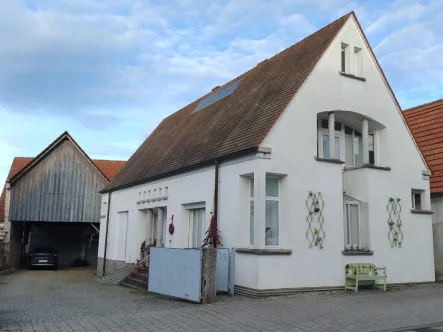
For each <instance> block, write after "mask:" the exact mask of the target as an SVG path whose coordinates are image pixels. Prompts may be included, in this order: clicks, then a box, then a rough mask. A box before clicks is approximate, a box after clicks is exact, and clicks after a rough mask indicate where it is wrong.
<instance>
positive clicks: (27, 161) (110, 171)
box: [0, 132, 125, 222]
mask: <svg viewBox="0 0 443 332" xmlns="http://www.w3.org/2000/svg"><path fill="white" fill-rule="evenodd" d="M67 135H69V133H67V132H65V133H63V134H62V135H61V136H59V137H58V138H57V140H56V141H54V142H57V141H58V140H59V139H60V138H62V137H65V136H66V137H67ZM69 137H70V138H71V139H72V137H71V136H70V135H69ZM74 142H75V141H74ZM75 144H76V145H77V143H75ZM52 145H53V143H52V144H50V145H49V147H51V146H52ZM49 147H48V148H49ZM48 148H46V149H45V150H43V152H42V153H40V154H39V156H38V157H15V158H14V159H13V161H12V164H11V168H10V170H9V173H8V177H7V178H6V180H7V181H11V180H12V179H15V178H17V177H18V176H19V175H20V174H21V173H22V172H24V171H25V169H27V168H28V167H31V166H32V165H33V164H34V162H36V161H37V159H38V158H41V157H42V154H43V153H47V152H49V149H48ZM82 152H83V150H82ZM83 153H84V152H83ZM88 158H89V157H88ZM91 161H92V163H93V164H94V165H95V167H97V169H98V170H99V171H100V172H101V173H102V174H103V176H104V177H105V178H106V179H107V180H108V181H111V180H112V179H113V178H114V177H115V175H116V174H117V173H118V172H119V171H120V169H121V168H122V167H123V165H124V164H125V161H122V160H102V159H91ZM5 198H6V197H5V188H3V191H2V193H1V195H0V222H3V221H4V216H5Z"/></svg>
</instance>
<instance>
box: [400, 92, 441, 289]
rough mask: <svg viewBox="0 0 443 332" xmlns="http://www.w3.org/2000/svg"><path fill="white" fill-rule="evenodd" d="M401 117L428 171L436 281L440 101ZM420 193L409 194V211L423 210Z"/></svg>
mask: <svg viewBox="0 0 443 332" xmlns="http://www.w3.org/2000/svg"><path fill="white" fill-rule="evenodd" d="M403 115H404V117H405V119H406V121H407V123H408V125H409V128H410V129H411V131H412V134H413V135H414V138H415V141H416V142H417V144H418V146H419V148H420V150H421V152H422V154H423V156H424V157H425V159H426V161H427V163H428V165H429V167H430V169H431V172H432V176H431V210H432V212H433V216H432V226H433V231H434V260H435V262H434V263H435V272H436V278H437V279H438V280H442V279H443V131H442V126H443V99H440V100H436V101H433V102H431V103H428V104H424V105H420V106H416V107H413V108H410V109H407V110H405V111H404V112H403ZM422 195H423V192H422V191H421V190H420V189H419V188H415V189H412V191H411V204H410V206H409V208H411V209H416V210H423V213H428V212H429V211H426V210H428V209H429V206H426V205H425V206H424V205H423V204H422Z"/></svg>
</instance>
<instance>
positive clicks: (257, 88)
mask: <svg viewBox="0 0 443 332" xmlns="http://www.w3.org/2000/svg"><path fill="white" fill-rule="evenodd" d="M331 136H334V140H329V137H331ZM216 161H217V162H219V165H220V168H219V199H218V204H219V209H218V227H219V230H220V233H221V236H222V243H223V246H224V247H233V248H236V257H235V262H236V263H235V285H236V292H249V293H251V292H255V293H256V294H266V292H267V291H268V290H272V291H273V292H274V293H275V292H279V291H280V292H282V293H285V292H290V291H291V290H292V289H299V288H318V287H333V286H343V284H344V271H345V265H346V264H347V263H350V262H370V263H374V264H376V265H377V266H387V271H388V282H389V283H406V282H428V281H434V280H435V277H434V260H433V245H432V217H431V215H426V214H422V213H416V212H417V211H415V210H411V209H410V205H411V190H419V191H420V197H421V204H422V207H423V209H424V210H430V194H429V191H430V190H429V171H428V167H427V165H426V162H425V161H424V159H423V157H422V155H421V153H420V151H419V150H418V148H417V146H416V144H415V142H414V139H413V138H412V135H411V133H410V131H409V129H408V127H407V125H406V123H405V121H404V119H403V116H402V113H401V109H400V106H399V104H398V102H397V100H396V98H395V96H394V94H393V92H392V89H391V88H390V86H389V83H388V82H387V80H386V77H385V76H384V74H383V71H382V70H381V68H380V66H379V64H378V62H377V60H376V58H375V56H374V53H373V51H372V50H371V48H370V46H369V44H368V41H367V39H366V37H365V35H364V33H363V31H362V29H361V27H360V25H359V23H358V21H357V18H356V16H355V14H354V13H349V14H348V15H346V16H344V17H342V18H340V19H338V20H337V21H335V22H333V23H331V24H329V25H328V26H326V27H324V28H322V29H321V30H319V31H317V32H315V33H314V34H312V35H311V36H309V37H307V38H305V39H303V40H302V41H300V42H298V43H297V44H295V45H294V46H291V47H290V48H288V49H286V50H284V51H282V52H281V53H279V54H277V55H275V56H274V57H272V58H270V59H266V60H264V61H263V62H261V63H259V64H258V65H257V66H256V67H254V68H252V69H251V70H249V71H248V72H246V73H244V74H243V75H241V76H239V77H237V78H235V79H234V80H232V81H230V82H228V83H226V84H225V85H223V86H222V87H217V88H215V89H213V90H212V91H211V92H210V93H208V94H207V95H205V96H203V97H202V98H200V99H198V100H196V101H195V102H193V103H191V104H190V105H188V106H186V107H184V108H182V109H181V110H179V111H177V112H176V113H174V114H172V115H170V116H169V117H167V118H166V119H164V120H163V122H162V123H161V124H160V125H159V126H158V127H157V128H156V129H155V130H154V132H153V133H152V134H151V135H150V136H149V137H148V138H147V139H146V141H145V142H144V143H143V144H142V146H141V147H140V148H139V149H138V150H137V151H136V152H135V153H134V155H133V156H132V157H131V158H130V159H129V161H128V162H127V163H126V165H125V166H124V168H123V169H122V171H121V172H120V173H119V174H118V175H117V176H116V177H115V178H114V180H113V181H112V182H111V184H110V185H109V186H107V187H106V188H105V190H104V192H103V197H102V203H103V210H102V219H101V223H102V224H101V229H102V230H105V229H106V225H107V224H109V226H108V231H107V232H104V231H101V233H100V246H99V260H100V261H101V264H103V258H104V257H105V256H106V265H107V270H106V271H107V272H109V271H110V270H112V269H113V268H116V267H118V266H120V265H121V264H124V262H134V261H135V259H136V258H138V257H139V250H140V246H141V243H142V242H143V241H145V240H146V241H147V243H148V244H155V245H156V246H165V247H199V246H200V245H201V243H202V240H203V237H204V232H205V230H206V229H207V228H208V225H209V221H210V217H211V211H212V210H213V201H214V173H215V166H214V165H215V162H216ZM108 211H109V214H108ZM418 212H420V211H418ZM172 219H173V223H174V226H175V231H174V233H173V234H172V235H171V234H169V232H167V230H168V225H169V224H170V223H171V221H172ZM106 234H107V238H106ZM105 243H106V246H105ZM105 247H106V250H105ZM99 264H100V263H99ZM99 269H100V267H99ZM99 272H100V271H99Z"/></svg>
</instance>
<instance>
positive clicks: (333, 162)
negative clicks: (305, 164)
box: [315, 157, 345, 165]
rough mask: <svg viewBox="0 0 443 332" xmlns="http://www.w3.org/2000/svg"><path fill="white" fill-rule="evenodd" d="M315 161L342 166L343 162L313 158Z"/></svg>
mask: <svg viewBox="0 0 443 332" xmlns="http://www.w3.org/2000/svg"><path fill="white" fill-rule="evenodd" d="M315 160H317V161H321V162H324V163H331V164H340V165H342V164H344V163H345V162H344V161H342V160H340V159H331V158H320V157H315Z"/></svg>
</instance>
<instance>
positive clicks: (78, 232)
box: [0, 132, 125, 267]
mask: <svg viewBox="0 0 443 332" xmlns="http://www.w3.org/2000/svg"><path fill="white" fill-rule="evenodd" d="M124 163H125V162H124V161H115V160H91V159H90V158H89V157H88V155H87V154H86V153H85V152H84V151H83V150H82V149H81V148H80V146H79V145H78V144H77V143H76V142H75V141H74V139H73V138H72V137H71V136H70V135H69V133H67V132H65V133H63V134H62V135H61V136H59V137H58V138H57V139H56V140H55V141H54V142H53V143H51V144H50V145H49V146H48V147H47V148H46V149H45V150H43V151H42V152H41V153H40V154H39V155H38V156H37V157H35V158H24V157H17V158H14V160H13V162H12V166H11V169H10V172H9V174H8V177H7V181H6V184H5V187H4V189H3V192H2V195H1V196H0V224H2V225H3V231H4V236H3V237H4V241H5V243H6V248H5V256H6V257H5V258H6V261H7V264H8V265H10V266H13V267H19V266H20V262H21V263H24V262H25V261H26V255H27V253H28V252H30V251H32V250H33V249H34V248H36V247H42V246H43V247H51V246H52V247H55V248H56V249H57V250H58V256H59V266H66V265H70V264H71V263H72V261H73V260H74V259H76V258H81V259H86V260H87V261H88V262H89V263H90V264H92V265H96V264H97V251H98V233H99V229H100V204H101V198H100V193H99V191H100V190H102V189H103V188H104V186H105V185H106V184H108V183H109V181H110V180H111V179H112V178H113V177H114V176H115V174H117V172H118V171H119V170H120V168H121V167H122V166H123V165H124Z"/></svg>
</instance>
